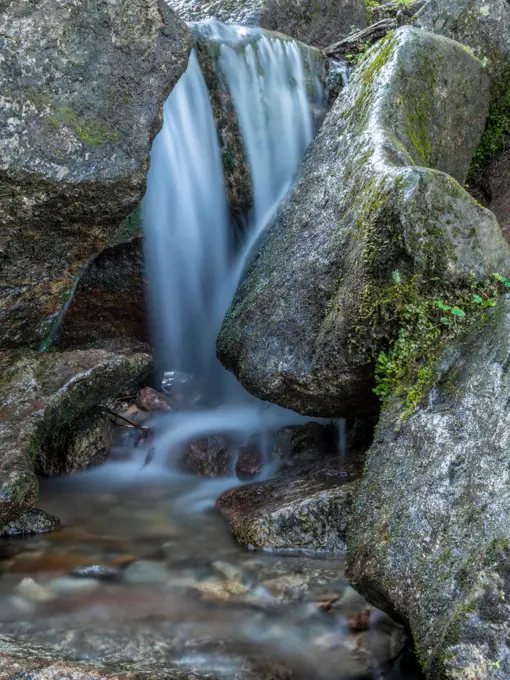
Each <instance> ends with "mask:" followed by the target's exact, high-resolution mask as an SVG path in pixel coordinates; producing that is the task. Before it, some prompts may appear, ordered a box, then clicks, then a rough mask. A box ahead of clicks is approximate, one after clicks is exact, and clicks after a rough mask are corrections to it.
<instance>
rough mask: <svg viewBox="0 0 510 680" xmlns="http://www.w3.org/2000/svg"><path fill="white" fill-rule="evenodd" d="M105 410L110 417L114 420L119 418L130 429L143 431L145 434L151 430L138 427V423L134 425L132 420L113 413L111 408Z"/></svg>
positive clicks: (142, 426) (144, 426)
mask: <svg viewBox="0 0 510 680" xmlns="http://www.w3.org/2000/svg"><path fill="white" fill-rule="evenodd" d="M103 410H104V412H105V413H108V415H110V416H113V417H114V418H118V419H119V420H122V421H123V422H125V423H127V424H128V425H129V426H130V427H134V428H136V429H137V430H142V431H143V432H147V431H148V430H150V428H149V427H147V426H146V425H138V423H134V422H133V421H132V420H129V419H128V418H125V417H124V416H121V415H119V414H118V413H115V411H111V410H110V409H109V408H105V409H103ZM115 424H116V423H115Z"/></svg>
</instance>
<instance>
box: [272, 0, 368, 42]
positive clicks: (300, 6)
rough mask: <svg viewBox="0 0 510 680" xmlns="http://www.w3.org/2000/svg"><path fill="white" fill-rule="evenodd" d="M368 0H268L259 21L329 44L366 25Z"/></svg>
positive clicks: (302, 38)
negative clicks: (366, 0)
mask: <svg viewBox="0 0 510 680" xmlns="http://www.w3.org/2000/svg"><path fill="white" fill-rule="evenodd" d="M367 19H368V13H367V6H366V2H365V0H266V2H265V3H264V6H263V9H262V11H261V14H260V25H261V26H263V27H264V28H269V29H271V30H272V31H279V32H280V33H285V34H286V35H291V36H292V37H293V38H297V39H298V40H302V41H303V42H305V43H307V44H309V45H314V46H316V47H327V46H328V45H330V44H331V43H334V42H336V41H337V40H341V39H342V38H345V37H347V36H348V35H349V34H350V33H352V31H356V30H361V29H362V28H365V26H366V25H367Z"/></svg>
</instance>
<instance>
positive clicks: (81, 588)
mask: <svg viewBox="0 0 510 680" xmlns="http://www.w3.org/2000/svg"><path fill="white" fill-rule="evenodd" d="M99 586H100V583H99V581H96V580H95V579H92V578H79V579H78V578H73V577H71V576H62V578H56V579H54V580H53V581H50V583H49V584H48V587H49V590H50V592H51V593H53V595H56V596H57V597H66V596H72V595H83V594H84V593H91V592H93V591H94V590H96V589H97V588H99Z"/></svg>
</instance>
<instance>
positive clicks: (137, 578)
mask: <svg viewBox="0 0 510 680" xmlns="http://www.w3.org/2000/svg"><path fill="white" fill-rule="evenodd" d="M124 580H125V581H126V583H167V582H168V580H169V574H168V570H167V568H166V567H165V565H164V564H163V563H161V562H152V561H151V560H138V561H137V562H133V563H132V564H130V565H129V566H128V567H127V569H125V570H124Z"/></svg>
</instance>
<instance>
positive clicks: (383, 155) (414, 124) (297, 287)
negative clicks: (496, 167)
mask: <svg viewBox="0 0 510 680" xmlns="http://www.w3.org/2000/svg"><path fill="white" fill-rule="evenodd" d="M445 93H447V96H445ZM487 100H488V79H487V76H486V75H485V73H484V70H483V67H482V64H481V63H480V61H479V60H477V59H476V58H475V57H473V56H472V55H471V53H470V52H469V51H468V50H467V49H466V48H465V47H463V46H462V45H460V44H458V43H455V42H453V41H451V40H449V39H447V38H443V37H439V36H435V35H433V34H430V33H427V32H424V31H421V30H418V29H416V28H412V27H404V28H401V29H399V30H398V31H396V33H395V34H394V35H388V36H387V37H386V38H385V39H383V40H382V41H381V42H380V43H378V45H377V46H376V47H375V48H373V49H372V50H371V51H370V52H369V53H368V54H367V56H366V57H365V59H364V60H363V62H362V64H361V65H360V67H359V68H358V69H356V70H355V72H354V74H353V76H352V77H351V80H350V82H349V84H348V86H347V87H346V88H345V90H344V91H343V93H342V97H340V98H339V100H337V102H336V103H335V105H334V107H333V109H332V110H331V111H330V113H329V114H328V117H327V118H326V121H325V122H324V125H323V126H322V128H321V131H320V132H319V134H318V136H317V137H316V139H315V141H314V142H313V143H312V145H311V147H310V149H309V151H308V153H307V156H306V157H305V160H304V162H303V164H302V167H301V171H300V173H299V175H298V178H297V182H296V185H295V187H294V189H293V190H292V191H291V192H290V194H289V195H288V197H287V198H286V199H285V200H284V202H283V204H282V205H281V206H280V209H279V211H278V213H277V215H276V218H275V221H274V223H273V225H272V226H271V227H270V228H269V230H268V232H267V235H266V238H265V242H264V243H263V245H262V247H261V250H260V252H259V253H258V255H257V256H256V257H255V258H254V260H253V262H252V264H251V265H250V266H249V268H248V271H247V274H246V276H245V279H244V281H243V282H242V284H241V285H240V287H239V289H238V290H237V292H236V294H235V296H234V300H233V303H232V306H231V308H230V310H229V312H228V313H227V316H226V318H225V320H224V322H223V326H222V329H221V331H220V335H219V338H218V354H219V357H220V359H221V360H222V362H223V363H224V364H225V366H227V368H229V369H231V370H232V371H233V372H234V373H235V374H236V376H237V377H238V378H239V380H240V381H241V382H242V383H243V385H244V386H245V387H246V388H247V389H248V390H249V391H250V392H252V393H253V394H255V395H257V396H259V397H261V398H263V399H267V400H268V401H272V402H276V403H278V404H281V405H283V406H286V407H288V408H291V409H294V410H296V411H298V412H302V413H306V414H314V415H322V416H341V415H343V414H346V415H349V414H352V413H358V414H361V413H363V412H369V411H370V410H375V409H376V406H375V404H374V401H373V399H372V398H371V395H372V393H371V387H372V383H371V371H370V368H369V366H368V365H367V362H368V361H370V359H371V358H373V356H374V350H377V347H378V342H379V340H381V339H382V340H383V341H388V335H391V333H392V332H393V331H390V329H389V326H388V324H387V321H386V322H385V321H384V314H382V315H380V316H379V315H378V314H377V313H376V311H375V310H377V308H378V304H379V303H378V301H382V302H384V296H385V295H386V293H387V292H388V291H389V286H391V285H392V280H393V276H394V272H395V271H397V273H398V277H399V280H404V281H408V282H409V281H411V282H412V281H414V280H417V279H418V278H419V279H420V280H422V281H423V282H424V285H425V286H427V285H428V282H429V281H431V280H434V279H435V280H436V281H437V280H440V281H441V283H442V285H443V286H444V288H445V290H447V289H448V287H456V286H458V285H461V284H462V282H464V284H465V285H468V282H469V280H470V277H475V278H482V277H484V276H486V275H488V274H491V273H492V272H497V271H501V270H503V271H505V270H506V265H507V262H508V260H507V258H508V252H509V251H508V247H507V245H506V243H505V242H504V239H503V237H502V235H501V231H500V228H499V226H498V224H497V221H496V219H495V218H494V216H493V215H492V214H491V213H489V212H488V211H487V210H485V209H482V208H481V206H480V205H479V204H478V203H476V201H474V200H473V199H472V197H471V196H469V194H467V193H466V192H465V191H464V189H463V188H462V187H461V186H460V184H459V183H458V182H461V183H462V182H463V181H464V180H465V177H466V173H467V169H468V166H469V162H470V160H471V157H472V153H473V151H474V149H475V148H476V145H477V143H478V141H479V139H480V136H481V133H482V131H483V127H484V123H485V118H486V113H487V107H488V101H487ZM430 285H433V283H432V284H430ZM382 302H381V304H382ZM372 396H373V395H372Z"/></svg>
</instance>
